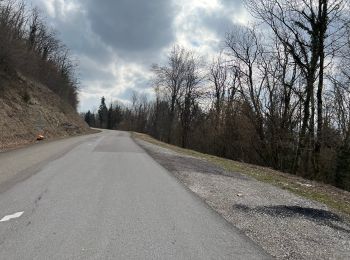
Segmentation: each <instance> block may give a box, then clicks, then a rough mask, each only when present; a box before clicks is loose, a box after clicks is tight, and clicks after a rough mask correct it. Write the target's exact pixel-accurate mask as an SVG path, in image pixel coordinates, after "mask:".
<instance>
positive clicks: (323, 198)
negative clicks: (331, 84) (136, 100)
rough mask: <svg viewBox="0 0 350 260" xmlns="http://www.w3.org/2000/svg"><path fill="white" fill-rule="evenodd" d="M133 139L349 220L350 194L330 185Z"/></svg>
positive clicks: (159, 143) (165, 144)
mask: <svg viewBox="0 0 350 260" xmlns="http://www.w3.org/2000/svg"><path fill="white" fill-rule="evenodd" d="M132 136H133V137H134V138H138V139H141V140H144V141H147V142H150V143H153V144H156V145H159V146H161V147H164V148H168V149H171V150H173V151H175V152H178V153H182V154H186V155H191V156H194V157H197V158H201V159H204V160H207V161H209V162H211V163H213V164H215V165H218V166H220V167H222V168H223V169H225V170H226V171H231V172H239V173H241V174H245V175H248V176H250V177H253V178H255V179H257V180H259V181H262V182H266V183H269V184H272V185H274V186H277V187H280V188H282V189H286V190H289V191H291V192H293V193H295V194H297V195H300V196H303V197H305V198H308V199H312V200H315V201H318V202H321V203H324V204H326V205H327V206H328V207H330V208H332V209H334V210H335V211H337V212H338V213H340V214H342V215H344V216H345V217H346V218H348V219H350V193H349V192H347V191H344V190H341V189H338V188H335V187H333V186H331V185H326V184H323V183H319V182H315V181H310V180H306V179H303V178H301V177H298V176H294V175H291V174H287V173H283V172H279V171H276V170H273V169H270V168H266V167H261V166H256V165H252V164H247V163H242V162H237V161H233V160H229V159H225V158H221V157H217V156H213V155H208V154H203V153H200V152H196V151H193V150H189V149H183V148H180V147H178V146H174V145H170V144H167V143H163V142H160V141H158V140H156V139H154V138H152V137H150V136H148V135H145V134H140V133H132Z"/></svg>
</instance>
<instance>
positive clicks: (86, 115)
mask: <svg viewBox="0 0 350 260" xmlns="http://www.w3.org/2000/svg"><path fill="white" fill-rule="evenodd" d="M84 120H85V122H86V123H87V124H88V125H89V126H91V112H90V110H89V111H88V112H87V113H86V114H85V117H84Z"/></svg>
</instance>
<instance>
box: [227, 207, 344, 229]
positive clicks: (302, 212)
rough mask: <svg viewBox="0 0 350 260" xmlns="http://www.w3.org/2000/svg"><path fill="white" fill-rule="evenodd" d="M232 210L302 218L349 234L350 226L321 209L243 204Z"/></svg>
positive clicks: (340, 218)
mask: <svg viewBox="0 0 350 260" xmlns="http://www.w3.org/2000/svg"><path fill="white" fill-rule="evenodd" d="M233 210H240V211H243V212H255V213H261V214H267V215H270V216H274V217H281V218H304V219H307V220H310V221H313V222H316V223H318V224H321V225H326V226H328V227H331V228H333V229H336V230H339V231H343V232H347V233H350V226H349V225H348V224H347V223H346V222H345V221H344V220H343V218H342V217H340V216H339V215H337V214H334V213H332V212H330V211H327V210H323V209H315V208H307V207H300V206H287V205H274V206H260V207H248V206H246V205H243V204H235V205H233ZM339 224H341V225H339ZM344 226H346V227H344Z"/></svg>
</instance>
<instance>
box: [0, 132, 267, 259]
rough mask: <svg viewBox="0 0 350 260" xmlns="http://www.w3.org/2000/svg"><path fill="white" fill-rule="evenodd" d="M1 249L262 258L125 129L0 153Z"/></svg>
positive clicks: (51, 254)
mask: <svg viewBox="0 0 350 260" xmlns="http://www.w3.org/2000/svg"><path fill="white" fill-rule="evenodd" d="M0 182H1V183H0V259H268V258H269V256H268V255H266V253H265V252H264V251H263V250H262V249H261V248H259V247H258V246H257V245H256V244H254V243H253V242H252V241H251V240H249V239H248V238H247V237H246V236H244V235H243V234H242V233H240V232H239V231H238V230H237V229H235V228H234V227H233V226H232V225H230V224H229V223H228V222H226V221H225V220H224V219H223V218H222V217H221V216H219V215H218V214H216V213H215V212H214V211H213V210H211V209H210V208H209V207H208V206H206V204H205V203H204V202H203V201H201V200H200V199H199V198H198V197H196V196H195V195H193V194H192V193H191V192H190V191H188V190H187V189H186V188H185V187H184V186H182V184H180V183H179V182H178V181H177V179H176V178H175V177H173V176H172V175H171V174H170V173H169V172H167V171H166V170H165V169H164V168H162V167H161V166H160V165H158V164H157V163H156V162H155V161H153V159H152V158H151V157H150V156H148V155H147V154H146V153H145V152H144V151H143V150H142V149H141V148H140V147H139V146H137V145H136V144H135V143H134V142H133V140H132V139H131V138H130V136H129V134H128V133H126V132H116V131H103V132H102V133H99V134H94V135H90V136H83V137H77V138H70V139H67V140H60V141H55V142H50V143H45V144H40V145H34V146H30V147H27V148H24V149H19V150H14V151H10V152H6V153H2V154H0Z"/></svg>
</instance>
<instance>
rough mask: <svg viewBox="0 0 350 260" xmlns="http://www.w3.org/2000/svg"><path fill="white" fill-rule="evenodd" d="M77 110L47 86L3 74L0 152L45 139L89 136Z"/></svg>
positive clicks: (0, 81)
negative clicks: (40, 137)
mask: <svg viewBox="0 0 350 260" xmlns="http://www.w3.org/2000/svg"><path fill="white" fill-rule="evenodd" d="M89 131H90V129H89V128H88V126H87V124H86V123H85V122H84V121H83V120H82V119H81V117H80V116H79V115H78V113H77V112H76V111H75V109H74V108H73V107H72V106H71V105H69V104H68V103H67V102H66V101H63V100H62V98H60V97H59V96H58V95H57V94H55V93H54V92H53V91H51V90H50V89H49V88H48V87H46V86H44V85H42V84H39V83H36V82H33V81H31V80H29V79H27V78H25V77H24V76H21V75H15V76H13V75H11V76H9V75H7V74H5V73H3V72H0V151H1V150H4V149H7V148H11V147H16V146H19V145H23V144H28V143H32V142H35V141H36V136H37V134H38V133H41V132H42V133H43V134H44V135H45V137H46V138H54V137H63V136H70V135H76V134H83V133H88V132H89Z"/></svg>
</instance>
